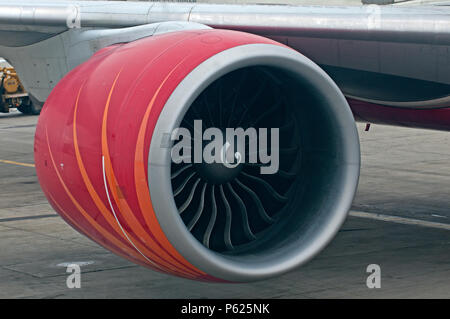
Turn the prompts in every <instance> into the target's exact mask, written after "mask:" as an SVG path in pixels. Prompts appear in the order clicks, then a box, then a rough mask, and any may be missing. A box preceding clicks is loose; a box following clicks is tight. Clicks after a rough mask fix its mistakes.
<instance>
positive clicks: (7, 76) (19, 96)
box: [0, 67, 36, 114]
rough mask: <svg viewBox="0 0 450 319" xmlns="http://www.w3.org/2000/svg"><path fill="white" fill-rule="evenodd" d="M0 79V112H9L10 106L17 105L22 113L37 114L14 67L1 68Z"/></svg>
mask: <svg viewBox="0 0 450 319" xmlns="http://www.w3.org/2000/svg"><path fill="white" fill-rule="evenodd" d="M0 81H1V82H0V94H1V100H0V112H2V113H8V112H9V109H10V108H13V107H16V108H17V109H18V110H19V111H20V112H22V113H25V114H36V112H34V108H33V105H32V102H31V100H30V97H29V95H28V93H27V92H26V91H25V88H24V87H23V85H22V83H21V82H20V79H19V77H18V76H17V73H16V70H14V68H12V67H3V68H0Z"/></svg>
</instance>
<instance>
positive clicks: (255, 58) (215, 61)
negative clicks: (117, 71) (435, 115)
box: [148, 44, 360, 282]
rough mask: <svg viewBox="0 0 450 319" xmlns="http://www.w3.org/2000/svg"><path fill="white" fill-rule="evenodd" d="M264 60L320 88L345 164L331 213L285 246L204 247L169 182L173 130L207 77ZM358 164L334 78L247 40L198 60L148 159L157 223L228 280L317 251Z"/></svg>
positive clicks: (263, 272) (254, 276) (337, 223)
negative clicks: (257, 249) (251, 250)
mask: <svg viewBox="0 0 450 319" xmlns="http://www.w3.org/2000/svg"><path fill="white" fill-rule="evenodd" d="M257 65H259V66H268V67H274V68H277V69H282V70H286V71H288V72H290V73H296V74H298V75H299V76H300V77H301V78H302V79H304V80H305V81H307V83H308V85H311V86H312V87H314V88H316V90H317V91H319V92H320V95H321V98H322V99H324V101H325V102H326V103H327V105H329V110H327V114H329V115H330V116H331V117H332V118H333V126H334V127H333V130H334V131H335V132H336V136H334V138H336V139H338V140H339V141H343V142H342V145H340V146H341V149H339V154H338V155H336V156H337V161H339V163H340V164H341V165H342V166H343V169H342V174H340V176H339V177H340V178H339V182H338V183H339V185H338V186H339V187H337V189H338V191H336V193H335V194H333V195H332V196H333V198H332V199H333V213H332V214H330V215H329V216H327V217H329V218H324V219H323V220H320V223H318V224H320V225H319V226H316V227H315V228H314V229H313V230H311V232H308V233H309V234H308V235H309V236H311V240H310V242H308V243H307V244H305V243H304V242H302V240H301V239H299V241H298V242H292V243H291V244H289V245H288V247H286V248H285V249H284V248H283V247H280V249H279V250H278V251H277V252H270V253H268V254H259V255H255V256H253V255H245V256H232V255H224V254H220V253H216V252H214V251H212V250H209V249H207V248H206V247H204V246H203V245H202V244H201V243H200V242H199V241H198V240H197V239H196V238H195V237H194V236H193V235H192V234H191V233H190V232H189V230H188V229H187V228H186V226H185V224H184V223H183V220H182V219H181V217H180V215H179V213H178V209H177V207H176V203H175V200H174V196H173V191H172V184H171V171H170V170H171V156H170V150H171V147H172V144H171V143H170V141H169V137H170V134H171V132H172V131H173V130H174V129H175V128H177V127H178V126H179V125H180V123H181V121H182V119H183V117H184V115H185V114H186V112H187V110H188V109H189V107H190V106H191V105H192V103H193V102H194V101H195V99H196V98H197V97H198V96H199V95H200V93H201V92H202V91H203V90H205V89H206V88H207V87H208V86H209V85H210V84H211V83H213V82H214V81H215V80H217V79H218V78H220V77H222V76H223V75H225V74H227V73H229V72H232V71H234V70H237V69H241V68H244V67H249V66H257ZM359 167H360V151H359V138H358V133H357V130H356V125H355V121H354V118H353V115H352V113H351V110H350V107H349V106H348V103H347V101H346V99H345V97H344V96H343V94H342V93H341V91H340V90H339V88H338V87H337V86H336V84H335V83H334V82H333V80H332V79H331V78H330V77H329V76H328V75H327V74H326V73H325V72H324V71H323V70H322V69H321V68H320V67H319V66H317V65H316V64H315V63H313V62H312V61H311V60H309V59H308V58H306V57H305V56H303V55H302V54H300V53H298V52H296V51H294V50H292V49H289V48H286V47H281V46H277V45H270V44H247V45H242V46H237V47H233V48H230V49H227V50H225V51H223V52H221V53H219V54H216V55H215V56H213V57H211V58H209V59H208V60H206V61H204V62H203V63H201V64H200V65H198V66H197V67H196V68H195V69H194V70H193V71H192V72H190V73H189V74H188V75H187V76H186V77H185V78H184V79H183V80H182V81H181V82H180V84H179V85H178V87H177V88H176V89H175V90H174V92H173V93H172V94H171V96H170V98H169V99H168V101H167V102H166V105H165V107H164V109H163V110H162V112H161V114H160V116H159V119H158V121H157V123H156V126H155V130H154V134H153V137H152V140H151V145H150V150H149V159H148V183H149V189H150V197H151V199H152V203H153V208H154V211H155V214H156V217H157V219H158V221H159V223H160V226H161V228H162V230H163V231H164V233H165V234H166V236H167V238H168V240H169V241H170V242H171V244H172V245H173V246H174V247H175V249H176V250H177V251H178V252H179V253H180V254H181V255H182V256H183V257H184V258H186V260H188V261H189V262H190V263H191V264H193V265H194V266H195V267H197V268H198V269H200V270H202V271H204V272H205V273H207V274H209V275H211V276H214V277H217V278H220V279H223V280H227V281H230V282H248V281H256V280H262V279H266V278H270V277H273V276H277V275H280V274H282V273H285V272H287V271H289V270H292V269H294V268H296V267H298V266H300V265H302V264H304V263H306V262H307V261H308V260H310V259H311V258H312V257H314V256H315V255H316V254H318V253H319V252H320V251H321V250H322V249H323V248H324V247H325V246H326V245H327V244H328V242H329V241H330V240H331V239H332V238H333V237H334V235H335V234H336V233H337V231H338V230H339V228H340V227H341V225H342V223H343V222H344V220H345V218H346V216H347V213H348V211H349V209H350V205H351V203H352V201H353V197H354V194H355V192H356V188H357V184H358V178H359Z"/></svg>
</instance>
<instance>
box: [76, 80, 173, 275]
mask: <svg viewBox="0 0 450 319" xmlns="http://www.w3.org/2000/svg"><path fill="white" fill-rule="evenodd" d="M82 89H83V86H82V87H81V88H80V90H79V91H78V95H77V98H76V101H75V108H74V115H73V142H74V148H75V156H76V160H77V163H78V168H79V171H80V174H81V176H82V179H83V182H84V185H85V186H86V189H87V190H88V192H89V195H91V199H92V200H93V202H94V203H95V205H96V206H97V208H98V210H99V211H100V213H101V214H102V216H103V217H104V218H105V220H106V221H107V222H108V224H109V225H110V226H111V227H112V228H113V229H114V231H115V232H116V233H117V234H118V235H119V236H120V237H122V238H123V239H124V240H125V241H127V240H128V241H130V243H131V245H132V246H133V247H135V245H137V246H138V247H135V249H136V250H137V252H138V253H140V254H141V255H142V256H143V257H144V258H145V259H146V260H147V262H148V263H150V264H151V265H153V266H154V267H155V268H158V269H159V270H161V271H164V270H165V269H164V268H163V267H161V265H158V264H156V263H155V262H153V261H152V260H149V259H148V258H147V256H145V255H143V254H142V253H141V251H143V252H145V253H146V254H147V255H149V256H151V257H154V256H153V255H154V254H153V252H151V251H149V250H148V249H147V247H145V246H143V245H141V244H140V243H138V242H137V240H136V238H133V239H134V240H133V241H131V240H130V239H129V238H130V237H132V235H131V234H130V233H129V232H127V231H125V230H124V229H123V228H121V227H120V225H119V224H118V222H117V221H116V219H115V218H114V217H113V216H112V213H111V211H110V210H109V209H108V208H107V207H106V205H105V204H104V203H103V201H102V200H101V199H100V196H99V195H98V194H97V192H96V191H95V188H94V186H93V185H92V182H91V180H90V178H89V176H88V173H87V171H86V168H85V166H84V163H83V160H82V157H81V154H80V150H79V146H78V136H77V110H78V104H79V103H78V102H79V98H80V94H81V91H82ZM105 187H106V186H105ZM155 259H156V260H158V257H157V256H156V257H155ZM161 262H162V264H163V266H164V267H167V265H165V262H164V260H161ZM174 273H175V274H177V275H179V276H180V275H182V273H180V272H179V271H176V270H175V271H174Z"/></svg>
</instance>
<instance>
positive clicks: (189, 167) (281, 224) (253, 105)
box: [149, 44, 359, 281]
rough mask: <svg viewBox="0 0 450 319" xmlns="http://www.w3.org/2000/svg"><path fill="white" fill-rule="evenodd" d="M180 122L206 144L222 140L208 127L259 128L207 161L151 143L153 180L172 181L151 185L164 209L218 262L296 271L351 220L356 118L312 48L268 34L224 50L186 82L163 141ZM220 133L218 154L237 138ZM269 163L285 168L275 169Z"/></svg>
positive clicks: (191, 247) (198, 250) (199, 258)
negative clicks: (282, 43) (274, 41)
mask: <svg viewBox="0 0 450 319" xmlns="http://www.w3.org/2000/svg"><path fill="white" fill-rule="evenodd" d="M174 117H175V119H174ZM200 120H201V123H202V126H201V129H200V130H198V122H197V121H200ZM196 124H197V126H196ZM177 127H183V128H186V130H187V131H188V132H189V134H190V135H191V136H195V133H196V132H197V131H199V132H197V133H198V134H199V135H198V136H200V139H201V140H202V141H201V142H199V141H197V145H200V148H201V151H209V150H210V149H208V146H209V143H210V142H212V139H211V138H206V139H205V138H202V136H203V134H205V133H207V131H208V130H209V129H212V128H215V129H216V130H215V132H216V133H223V132H227V128H231V129H233V130H235V131H236V130H237V129H238V128H241V132H246V133H248V134H244V137H245V138H244V141H245V142H244V143H243V144H244V146H245V147H241V149H240V150H239V151H238V154H236V149H231V151H230V153H229V155H230V157H229V158H228V157H227V161H226V162H225V163H220V161H219V162H218V163H215V164H211V163H209V162H207V161H205V159H204V158H203V157H204V155H205V153H206V154H208V152H205V153H203V157H202V158H201V159H202V162H200V163H195V162H194V163H179V162H177V163H174V162H173V161H172V159H171V158H170V157H171V155H170V154H169V153H170V152H169V151H167V150H164V149H161V148H158V146H155V147H154V149H152V148H151V149H150V159H149V183H150V184H151V183H152V181H154V182H159V183H161V182H160V181H163V183H164V186H163V187H156V188H152V189H151V197H152V198H158V200H157V201H155V211H156V213H157V214H158V220H159V221H160V222H161V223H162V227H163V229H165V232H166V233H167V234H168V236H169V239H170V240H171V241H172V242H173V243H174V245H175V246H176V247H177V248H178V249H179V250H180V251H183V252H184V253H185V254H186V255H185V256H187V258H189V260H190V261H192V262H193V263H194V264H196V265H199V267H202V269H205V270H206V271H208V273H212V274H214V275H215V276H218V277H219V278H225V279H227V280H231V281H252V280H260V279H263V278H267V277H272V276H275V275H277V274H280V273H283V272H286V271H288V270H291V269H292V268H294V267H297V266H299V265H301V264H303V263H305V262H306V261H308V260H309V259H311V258H312V257H313V256H314V255H315V254H317V253H318V252H319V251H320V250H321V249H323V247H325V245H326V244H327V243H328V242H329V241H330V240H331V239H332V238H333V237H334V235H335V234H336V232H337V230H338V229H339V228H340V226H341V224H342V223H343V221H344V220H345V217H346V215H347V212H348V209H349V208H350V205H351V202H352V199H353V196H354V194H355V191H356V186H357V182H358V176H359V141H358V135H357V131H356V126H355V122H354V119H353V116H352V114H351V111H350V108H349V107H348V104H347V102H346V100H345V98H344V96H343V95H342V93H341V92H340V91H339V89H338V87H337V86H336V85H335V84H334V82H333V81H332V80H331V79H330V78H329V77H328V76H327V75H326V73H325V72H323V71H322V70H321V69H320V68H319V67H318V66H317V65H315V64H314V63H313V62H312V61H310V60H308V59H307V58H306V57H304V56H302V55H300V54H298V53H296V52H294V51H292V50H290V49H287V48H281V47H275V46H270V45H259V44H255V45H251V46H245V47H244V46H243V47H238V48H234V49H230V50H228V51H224V52H222V53H221V54H219V55H217V56H215V57H213V58H211V59H210V60H208V61H206V62H205V63H203V64H202V65H200V66H199V67H198V68H197V69H196V70H195V71H194V72H192V73H191V74H190V75H189V76H188V77H187V78H186V79H185V80H184V81H183V82H182V83H181V84H180V85H179V87H178V88H177V89H176V91H174V93H173V94H172V96H171V97H170V99H169V100H168V102H167V103H166V106H165V109H164V110H163V112H162V113H161V115H160V117H159V120H158V123H157V126H156V131H157V134H159V135H156V137H154V138H153V140H154V141H158V140H160V139H162V138H163V135H164V134H165V135H167V130H172V129H174V128H177ZM250 129H254V131H253V133H250V131H247V130H250ZM262 129H267V130H266V135H265V134H264V130H262ZM275 129H277V130H275ZM255 132H256V133H255ZM276 132H277V133H276ZM277 134H278V140H277V139H276V138H274V137H277ZM206 135H207V136H208V137H211V136H212V135H213V134H206ZM219 135H221V134H219ZM264 139H266V142H267V143H266V144H265V147H261V145H260V144H259V141H261V140H264ZM205 140H206V143H205ZM252 140H258V143H257V145H256V153H257V155H258V156H256V161H255V158H253V159H252V158H250V154H252V153H254V152H255V146H254V145H253V144H252V143H251V141H252ZM274 140H275V141H277V143H275V144H277V145H275V144H274V143H273V141H274ZM195 141H196V138H195V137H194V142H193V143H192V145H193V147H192V149H190V150H189V151H188V152H187V155H189V156H190V157H191V160H192V158H193V157H194V160H195V154H196V147H195V144H196V143H195ZM219 141H220V142H219V143H217V145H218V146H219V147H218V148H216V149H215V150H216V152H211V153H210V154H211V155H212V156H215V155H217V152H218V153H219V155H220V153H221V152H223V151H222V150H223V149H225V148H226V144H227V143H230V144H232V142H233V139H232V138H230V137H229V136H228V135H227V134H225V137H222V139H220V138H219ZM236 144H238V145H242V144H239V143H236ZM153 145H159V144H158V142H156V143H154V144H153ZM174 145H177V142H175V143H174ZM263 145H264V144H263ZM274 145H275V146H276V147H274ZM152 147H153V146H152ZM252 147H253V148H252ZM263 151H266V152H267V154H268V155H274V154H275V153H277V152H278V165H271V164H272V163H270V162H267V161H265V160H264V156H260V155H261V153H263ZM200 154H202V152H200ZM233 156H234V157H233ZM239 157H240V160H239V161H238V159H237V158H239ZM218 158H220V156H219V157H218ZM271 159H272V160H275V159H276V156H272V157H271ZM152 161H153V162H152ZM152 163H153V164H152ZM224 164H227V165H228V164H231V168H230V167H229V165H228V166H227V165H224ZM166 165H168V166H166ZM233 165H236V166H233ZM224 166H225V167H224ZM162 167H164V168H163V169H162ZM268 167H272V168H274V167H275V168H276V169H274V170H269V171H267V170H266V171H265V172H264V173H263V171H262V169H264V168H268ZM267 172H269V173H267ZM166 181H169V183H167V182H166ZM166 183H167V184H166ZM159 185H162V184H159ZM166 194H173V198H167V199H166V198H164V196H165V195H166Z"/></svg>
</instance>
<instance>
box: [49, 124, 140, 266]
mask: <svg viewBox="0 0 450 319" xmlns="http://www.w3.org/2000/svg"><path fill="white" fill-rule="evenodd" d="M45 137H46V141H47V146H48V151H49V154H50V159H51V161H52V165H53V169H54V170H55V173H56V175H57V177H58V180H59V181H60V183H61V185H62V187H63V188H64V190H65V192H66V194H67V196H68V197H69V198H70V200H71V201H72V203H73V204H74V206H75V207H76V208H77V209H78V211H79V212H80V213H81V214H82V215H83V217H84V218H85V219H86V220H87V221H88V222H89V224H90V225H91V226H92V227H93V228H94V229H95V230H96V231H97V232H99V233H100V234H101V235H102V236H103V237H104V238H105V239H106V240H108V241H109V242H111V243H112V244H113V245H115V246H117V247H118V248H120V249H122V250H123V251H124V252H126V253H127V254H129V255H130V256H133V257H134V258H135V259H138V260H141V261H143V262H145V260H144V259H142V256H140V255H138V254H136V253H135V251H134V250H133V249H130V247H129V246H127V245H125V244H124V243H122V242H121V241H120V240H119V239H117V238H116V237H115V236H113V235H111V234H110V233H109V232H108V231H107V230H106V229H104V228H103V227H102V226H101V225H100V224H98V223H97V221H96V220H95V219H94V218H92V217H91V216H90V215H89V214H88V213H87V212H86V211H85V210H84V209H83V207H82V206H81V205H80V204H79V203H78V202H77V200H76V199H75V197H74V196H73V195H72V193H71V192H70V190H69V189H68V187H67V185H66V183H65V182H64V180H63V179H62V177H61V174H60V173H59V172H58V169H57V167H56V164H55V160H54V158H53V153H52V150H51V148H50V143H49V140H48V132H47V128H46V129H45Z"/></svg>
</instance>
